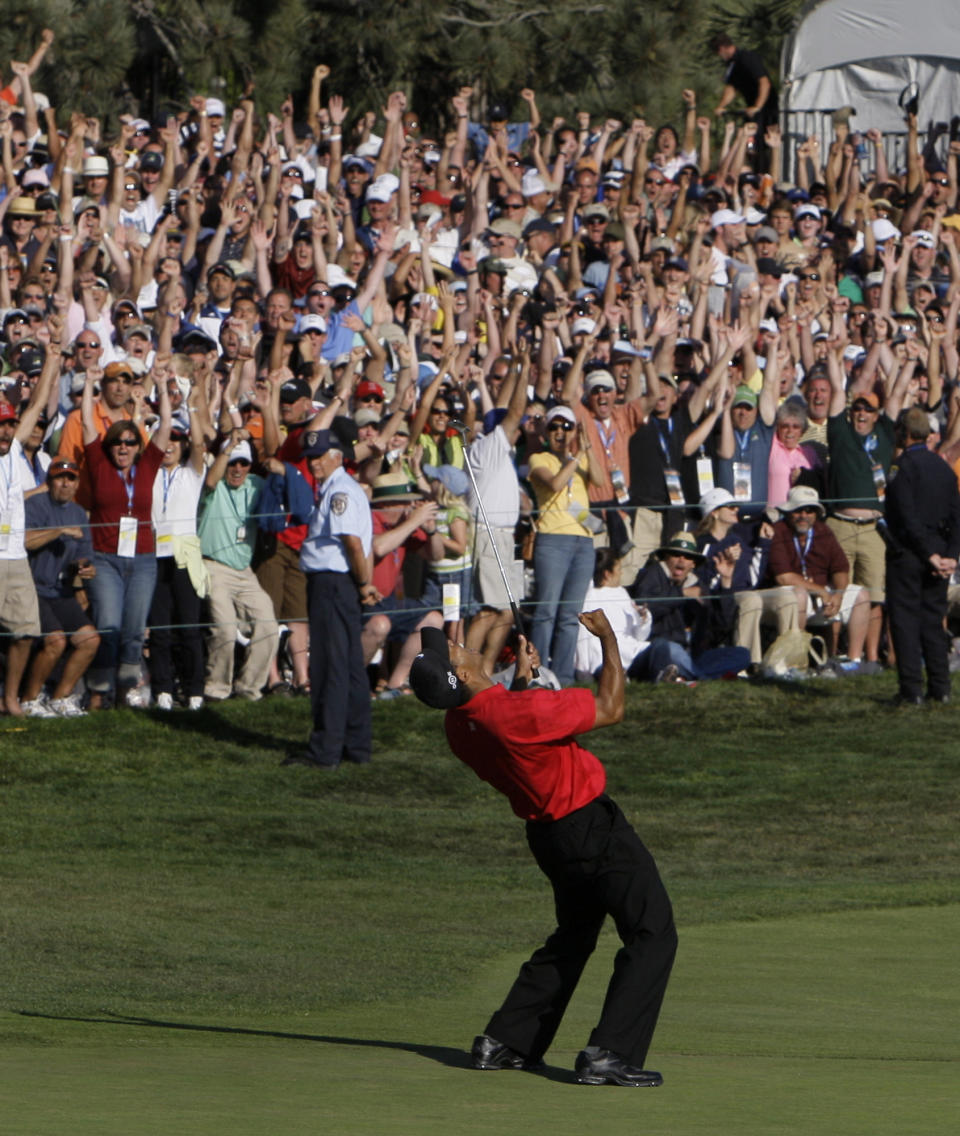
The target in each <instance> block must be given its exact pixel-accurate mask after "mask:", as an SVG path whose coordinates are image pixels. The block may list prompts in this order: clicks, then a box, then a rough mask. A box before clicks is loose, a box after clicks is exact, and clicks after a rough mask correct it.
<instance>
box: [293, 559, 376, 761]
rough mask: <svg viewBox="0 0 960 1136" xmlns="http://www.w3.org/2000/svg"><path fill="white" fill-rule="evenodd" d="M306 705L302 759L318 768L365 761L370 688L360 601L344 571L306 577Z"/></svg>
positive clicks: (368, 734) (366, 757)
mask: <svg viewBox="0 0 960 1136" xmlns="http://www.w3.org/2000/svg"><path fill="white" fill-rule="evenodd" d="M307 607H308V610H309V615H310V700H311V708H312V710H313V732H312V733H311V734H310V741H309V743H308V745H307V754H306V756H307V757H308V758H309V759H310V760H311V761H315V762H316V763H317V764H318V765H327V766H336V765H339V764H340V762H341V761H342V760H346V761H354V762H357V763H363V762H366V761H369V760H370V685H369V683H368V682H367V672H366V668H365V667H364V665H363V650H362V648H361V646H360V633H361V630H362V627H361V622H360V612H361V607H360V598H359V596H358V595H357V589H356V587H355V586H354V584H353V581H352V580H351V578H350V577H349V576H348V575H347V574H346V573H344V572H308V573H307Z"/></svg>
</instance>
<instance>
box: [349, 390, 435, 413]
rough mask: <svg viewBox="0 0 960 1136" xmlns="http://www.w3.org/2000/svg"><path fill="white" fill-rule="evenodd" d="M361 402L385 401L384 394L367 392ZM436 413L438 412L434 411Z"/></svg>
mask: <svg viewBox="0 0 960 1136" xmlns="http://www.w3.org/2000/svg"><path fill="white" fill-rule="evenodd" d="M360 402H383V395H380V394H365V395H363V397H362V398H361V399H360ZM434 413H436V412H434Z"/></svg>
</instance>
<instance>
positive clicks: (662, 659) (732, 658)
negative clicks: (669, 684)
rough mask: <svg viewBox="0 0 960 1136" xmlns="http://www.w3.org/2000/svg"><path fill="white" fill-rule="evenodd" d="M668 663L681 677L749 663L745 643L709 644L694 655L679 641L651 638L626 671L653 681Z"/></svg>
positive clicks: (717, 672) (728, 670) (715, 673)
mask: <svg viewBox="0 0 960 1136" xmlns="http://www.w3.org/2000/svg"><path fill="white" fill-rule="evenodd" d="M671 663H673V664H674V666H676V667H677V669H678V670H679V671H680V677H681V678H685V679H698V680H700V681H704V680H706V679H711V678H720V677H721V676H722V675H725V674H730V673H731V672H733V673H734V674H736V672H737V671H742V670H744V669H745V668H746V667H748V666H749V665H750V652H749V651H748V650H747V648H746V647H711V648H710V649H709V650H707V651H704V652H703V653H702V654H699V655H697V657H696V659H694V658H692V657H691V655H690V652H689V651H688V650H687V648H686V647H684V646H683V645H682V644H680V643H674V642H673V641H672V640H671V639H651V640H650V646H649V647H648V648H647V649H646V650H645V651H644V652H643V653H642V654H640V655H638V656H637V658H636V659H635V660H634V661H633V663H632V664H631V666H630V670H629V675H630V677H631V678H636V679H641V680H646V681H649V682H653V681H654V680H655V679H656V677H657V675H658V674H659V673H660V672H661V671H662V670H663V669H664V667H666V666H669V665H670V664H671Z"/></svg>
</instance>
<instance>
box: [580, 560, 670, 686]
mask: <svg viewBox="0 0 960 1136" xmlns="http://www.w3.org/2000/svg"><path fill="white" fill-rule="evenodd" d="M583 610H584V611H602V612H603V613H604V614H605V615H606V617H607V619H608V620H609V622H610V626H611V627H612V628H613V633H614V635H616V637H617V646H618V647H619V648H620V661H621V662H622V663H623V669H624V670H625V671H627V673H628V674H629V672H630V668H631V667H632V666H633V664H634V663H635V662H636V661H637V660H638V659H639V658H640V656H641V655H642V654H643V652H644V651H646V649H647V648H648V647H649V646H650V642H649V636H650V628H651V626H652V623H653V620H652V618H651V616H650V610H649V608H647V607H645V606H644V607H637V605H636V603H634V601H633V600H632V599H631V598H630V593H629V592H628V591H627V589H626V588H625V587H623V584H622V567H621V564H620V558H619V557H618V556H617V555H616V554H615V553H614V551H613V549H610V548H598V549H597V551H596V557H595V561H594V568H593V583H592V584H591V585H590V587H589V588H587V594H586V596H584V600H583ZM581 627H582V631H583V633H582V634H581V635H579V636H578V638H577V653H576V657H575V659H574V670H575V672H576V677H577V679H578V680H579V681H584V680H586V679H588V678H592V677H593V676H594V675H595V674H596V673H597V671H598V670H599V669H600V666H601V664H602V662H603V658H602V654H603V653H602V651H601V649H600V641H599V640H598V639H597V637H596V636H595V635H591V634H590V632H588V631H587V629H586V628H585V627H583V626H582V624H581Z"/></svg>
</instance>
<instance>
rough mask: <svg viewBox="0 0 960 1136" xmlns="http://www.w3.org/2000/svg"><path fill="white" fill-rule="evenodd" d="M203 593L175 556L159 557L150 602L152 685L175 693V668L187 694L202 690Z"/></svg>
mask: <svg viewBox="0 0 960 1136" xmlns="http://www.w3.org/2000/svg"><path fill="white" fill-rule="evenodd" d="M200 609H201V601H200V597H199V596H198V595H197V593H196V592H195V591H194V587H193V582H192V581H191V579H190V573H189V572H188V571H187V570H186V568H178V567H177V562H176V560H175V559H174V557H172V556H160V557H158V558H157V583H156V587H155V588H154V592H153V602H152V604H151V605H150V620H149V625H150V685H151V687H152V688H153V693H154V694H163V693H164V692H166V693H168V694H172V693H173V690H174V682H173V677H174V672H175V671H176V672H177V673H179V675H180V686H181V689H182V690H183V693H184V695H186V696H187V697H188V698H189V697H192V696H194V695H198V694H203V666H204V663H203V634H202V631H201V628H200V618H201V610H200Z"/></svg>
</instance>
